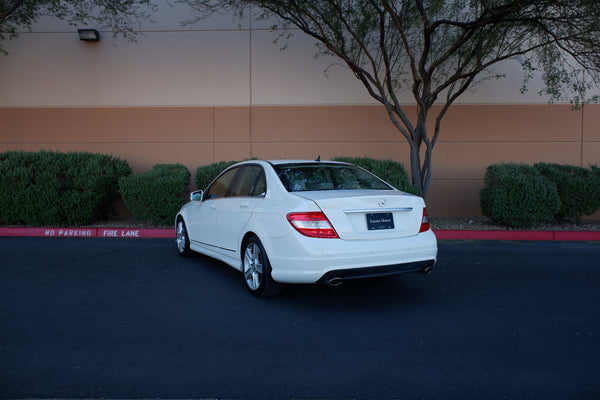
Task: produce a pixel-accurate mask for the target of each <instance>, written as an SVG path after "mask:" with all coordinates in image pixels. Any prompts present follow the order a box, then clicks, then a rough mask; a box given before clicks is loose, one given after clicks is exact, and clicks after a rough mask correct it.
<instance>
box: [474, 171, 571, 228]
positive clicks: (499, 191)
mask: <svg viewBox="0 0 600 400" xmlns="http://www.w3.org/2000/svg"><path fill="white" fill-rule="evenodd" d="M479 194H480V205H481V211H482V212H483V214H484V215H485V216H487V217H489V218H490V219H491V220H492V222H493V223H495V224H499V225H506V226H509V227H512V228H531V227H533V226H535V224H537V223H539V222H543V221H549V220H552V219H553V217H554V215H555V214H556V213H557V212H558V210H559V209H560V197H559V195H558V190H557V189H556V185H554V183H553V182H551V181H550V180H549V179H548V178H546V177H545V176H542V175H541V174H540V173H539V172H538V171H537V170H536V169H535V168H533V167H532V166H529V165H524V164H512V163H508V164H494V165H490V166H489V167H488V168H487V169H486V173H485V177H484V187H483V188H482V189H481V191H480V192H479Z"/></svg>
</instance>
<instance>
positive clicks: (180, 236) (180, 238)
mask: <svg viewBox="0 0 600 400" xmlns="http://www.w3.org/2000/svg"><path fill="white" fill-rule="evenodd" d="M175 244H176V245H177V252H178V253H179V255H180V256H182V257H188V256H190V255H191V254H192V249H190V238H189V236H188V233H187V228H186V227H185V222H183V218H179V219H177V225H176V226H175Z"/></svg>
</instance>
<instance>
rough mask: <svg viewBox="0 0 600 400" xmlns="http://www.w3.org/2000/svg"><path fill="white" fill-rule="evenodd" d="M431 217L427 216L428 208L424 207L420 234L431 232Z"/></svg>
mask: <svg viewBox="0 0 600 400" xmlns="http://www.w3.org/2000/svg"><path fill="white" fill-rule="evenodd" d="M429 228H430V227H429V216H428V215H427V208H425V207H423V218H421V228H420V229H419V233H421V232H426V231H428V230H429Z"/></svg>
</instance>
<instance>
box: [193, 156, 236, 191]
mask: <svg viewBox="0 0 600 400" xmlns="http://www.w3.org/2000/svg"><path fill="white" fill-rule="evenodd" d="M238 162H239V161H220V162H217V163H213V164H208V165H202V166H200V167H198V168H197V169H196V187H197V188H198V189H200V190H205V189H206V188H207V187H208V185H210V183H211V182H212V181H213V180H214V179H215V178H216V177H217V176H218V175H219V174H220V173H221V172H223V170H224V169H225V168H228V167H230V166H232V165H233V164H237V163H238Z"/></svg>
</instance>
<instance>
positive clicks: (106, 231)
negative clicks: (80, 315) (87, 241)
mask: <svg viewBox="0 0 600 400" xmlns="http://www.w3.org/2000/svg"><path fill="white" fill-rule="evenodd" d="M434 232H435V235H436V237H437V238H438V240H541V241H552V240H557V241H600V232H599V231H592V232H588V231H509V230H494V231H468V230H467V231H461V230H434ZM11 236H12V237H90V238H91V237H99V238H132V239H133V238H145V239H174V238H175V230H174V229H170V228H150V229H137V228H86V227H83V228H82V227H73V228H28V227H27V228H20V227H14V228H10V227H9V228H0V237H11Z"/></svg>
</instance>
